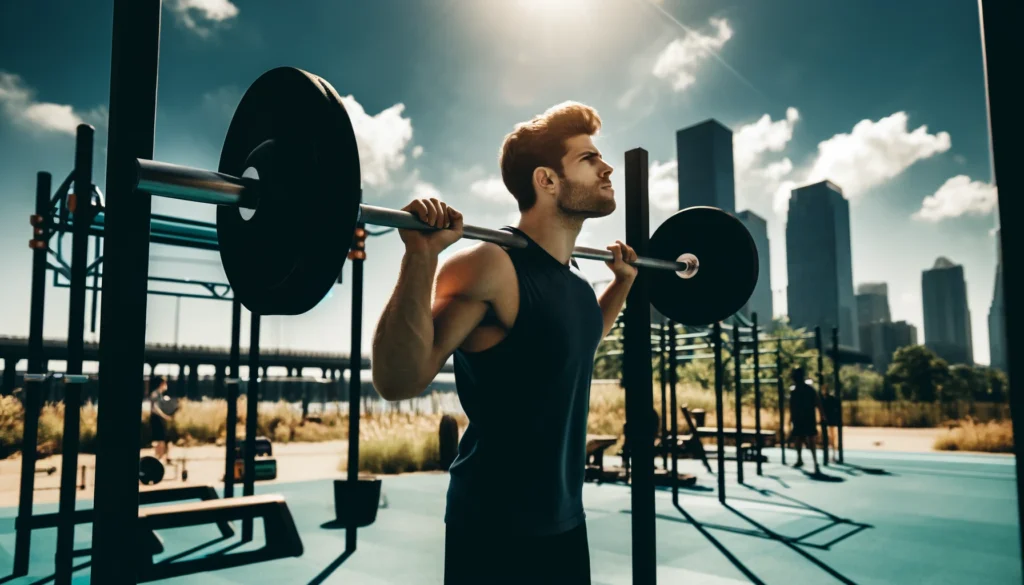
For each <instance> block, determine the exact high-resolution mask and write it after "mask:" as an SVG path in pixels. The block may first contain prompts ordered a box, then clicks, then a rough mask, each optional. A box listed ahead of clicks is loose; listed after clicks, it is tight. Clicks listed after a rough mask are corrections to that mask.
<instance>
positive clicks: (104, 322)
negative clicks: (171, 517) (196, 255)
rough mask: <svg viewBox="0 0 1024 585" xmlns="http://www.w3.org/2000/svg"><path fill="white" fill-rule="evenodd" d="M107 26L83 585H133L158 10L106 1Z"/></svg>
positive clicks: (131, 1) (138, 554) (146, 0)
mask: <svg viewBox="0 0 1024 585" xmlns="http://www.w3.org/2000/svg"><path fill="white" fill-rule="evenodd" d="M113 21H114V22H113V39H112V44H111V64H110V106H109V112H110V114H109V118H108V128H109V132H108V135H107V136H108V139H107V173H106V176H107V189H106V202H105V209H104V228H103V234H104V235H103V237H104V239H105V240H106V246H105V254H104V260H103V265H104V269H103V301H102V303H103V304H102V310H101V313H100V339H101V340H102V342H101V344H100V356H99V357H100V368H99V377H100V381H99V398H98V402H99V404H101V405H102V406H101V408H100V409H99V412H98V420H97V428H98V432H97V436H96V438H97V455H96V484H95V499H94V509H95V510H96V512H95V517H94V519H93V524H92V574H91V579H92V581H93V582H94V583H103V585H128V584H132V585H134V584H135V583H136V582H137V581H138V579H137V574H138V564H137V563H138V562H139V561H138V560H137V559H140V558H142V556H143V551H142V546H143V545H142V542H141V541H140V539H138V538H134V537H133V536H132V535H135V534H136V526H137V525H138V516H139V442H140V438H139V435H140V427H141V425H142V395H143V380H142V376H141V375H140V373H141V372H142V371H143V365H144V358H145V348H146V302H147V300H148V299H147V288H148V282H147V275H148V273H149V226H150V209H151V196H150V195H149V194H148V193H145V192H139V191H136V190H135V178H136V177H135V168H136V160H137V159H140V158H142V159H152V158H153V138H154V132H155V126H156V86H157V63H158V60H159V53H160V1H159V0H114V15H113ZM125 535H129V536H128V537H126V536H125Z"/></svg>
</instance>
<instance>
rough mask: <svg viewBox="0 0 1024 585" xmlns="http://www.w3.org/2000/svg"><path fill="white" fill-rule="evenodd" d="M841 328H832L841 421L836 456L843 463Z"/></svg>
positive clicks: (837, 424) (834, 377)
mask: <svg viewBox="0 0 1024 585" xmlns="http://www.w3.org/2000/svg"><path fill="white" fill-rule="evenodd" d="M840 364H841V362H840V361H839V328H838V327H833V328H832V369H833V370H834V371H833V372H832V378H833V379H832V387H833V388H835V392H836V402H837V403H838V404H839V420H837V421H836V434H837V435H839V445H837V446H838V448H839V453H837V454H836V457H837V461H838V462H839V463H842V462H843V387H842V381H841V380H840V379H839V367H840Z"/></svg>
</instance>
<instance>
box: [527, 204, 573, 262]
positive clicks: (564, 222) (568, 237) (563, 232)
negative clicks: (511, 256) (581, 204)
mask: <svg viewBox="0 0 1024 585" xmlns="http://www.w3.org/2000/svg"><path fill="white" fill-rule="evenodd" d="M516 227H517V228H518V229H519V230H520V231H522V232H523V233H525V234H526V235H528V236H530V239H531V240H533V241H534V242H536V243H537V245H538V246H540V247H541V248H543V249H544V250H545V251H546V252H547V253H548V254H551V256H552V257H554V258H555V259H556V260H558V261H559V262H561V263H562V264H566V265H568V264H569V258H570V257H571V256H572V251H573V249H574V248H575V247H576V238H577V237H579V235H580V230H581V229H583V218H575V217H567V216H564V215H561V214H557V215H543V216H542V215H540V214H539V213H531V212H527V213H524V214H522V215H521V216H520V219H519V224H518V225H517V226H516Z"/></svg>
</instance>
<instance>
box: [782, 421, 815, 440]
mask: <svg viewBox="0 0 1024 585" xmlns="http://www.w3.org/2000/svg"><path fill="white" fill-rule="evenodd" d="M816 436H818V428H817V427H816V426H815V423H814V422H813V421H801V422H799V423H793V430H791V431H790V432H789V437H790V438H791V439H797V438H804V437H816Z"/></svg>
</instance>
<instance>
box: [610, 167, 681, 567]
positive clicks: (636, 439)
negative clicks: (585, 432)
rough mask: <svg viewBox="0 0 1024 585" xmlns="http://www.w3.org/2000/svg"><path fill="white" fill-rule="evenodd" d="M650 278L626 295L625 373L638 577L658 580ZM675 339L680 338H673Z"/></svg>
mask: <svg viewBox="0 0 1024 585" xmlns="http://www.w3.org/2000/svg"><path fill="white" fill-rule="evenodd" d="M647 172H648V163H647V151H646V150H644V149H642V148H634V149H632V150H629V151H627V152H626V243H627V244H628V245H629V246H630V247H631V248H633V250H634V251H635V252H636V253H637V255H639V256H646V255H647V244H648V237H649V235H650V231H649V229H648V225H649V216H648V198H647V188H648V185H647ZM649 287H650V278H649V275H648V274H647V272H646V271H644V270H640V271H638V272H637V275H636V280H634V281H633V286H632V287H631V288H630V290H629V296H628V297H627V298H626V307H625V315H624V317H623V324H624V325H623V326H624V331H623V356H622V357H623V360H622V365H623V368H622V379H623V382H624V384H623V386H624V387H625V389H626V421H627V424H628V427H627V430H626V433H627V436H626V440H627V441H629V444H630V448H631V449H632V455H631V459H632V472H631V473H632V477H631V483H632V489H631V493H630V496H631V503H632V507H631V509H632V529H633V548H632V554H633V583H634V584H635V585H648V584H653V583H656V582H657V570H656V569H657V551H656V547H657V541H656V527H655V522H654V433H655V428H654V426H653V425H652V424H651V423H652V422H653V421H652V420H651V413H652V412H653V411H654V395H653V393H652V392H651V374H652V371H651V370H652V367H651V302H650V291H649ZM672 341H673V342H675V340H674V339H673V340H672Z"/></svg>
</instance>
